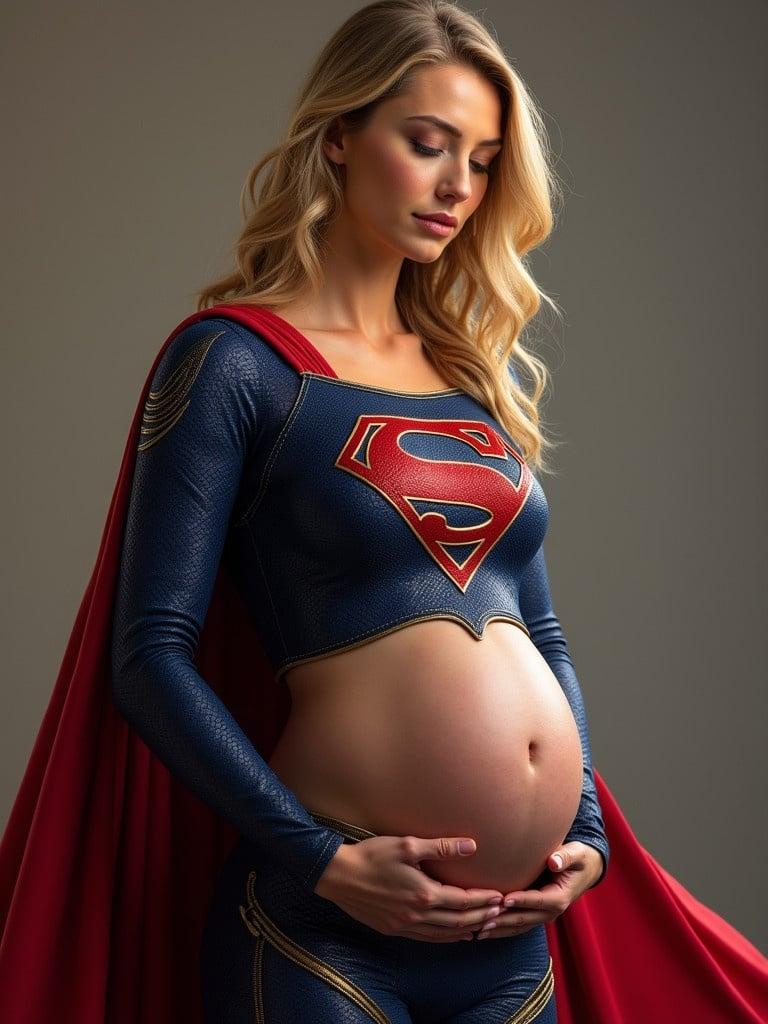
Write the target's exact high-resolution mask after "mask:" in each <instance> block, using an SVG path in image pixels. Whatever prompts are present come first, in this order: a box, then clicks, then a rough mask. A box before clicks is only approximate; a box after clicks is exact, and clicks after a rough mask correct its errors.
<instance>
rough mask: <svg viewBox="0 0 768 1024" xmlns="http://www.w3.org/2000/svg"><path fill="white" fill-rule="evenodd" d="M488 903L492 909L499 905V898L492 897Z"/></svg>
mask: <svg viewBox="0 0 768 1024" xmlns="http://www.w3.org/2000/svg"><path fill="white" fill-rule="evenodd" d="M488 903H489V905H490V906H492V907H494V906H498V904H499V903H501V896H493V897H492V898H491V899H489V900H488Z"/></svg>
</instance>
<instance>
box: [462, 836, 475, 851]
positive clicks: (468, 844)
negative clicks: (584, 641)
mask: <svg viewBox="0 0 768 1024" xmlns="http://www.w3.org/2000/svg"><path fill="white" fill-rule="evenodd" d="M474 852H475V844H474V841H473V840H472V839H461V840H459V853H474Z"/></svg>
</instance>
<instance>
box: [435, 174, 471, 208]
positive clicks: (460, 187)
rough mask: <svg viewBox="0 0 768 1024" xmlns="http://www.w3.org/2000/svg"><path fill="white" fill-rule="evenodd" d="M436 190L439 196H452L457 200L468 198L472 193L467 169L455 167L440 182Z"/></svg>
mask: <svg viewBox="0 0 768 1024" xmlns="http://www.w3.org/2000/svg"><path fill="white" fill-rule="evenodd" d="M436 192H437V194H438V195H439V196H441V197H452V198H453V199H455V200H456V201H457V202H462V201H463V200H465V199H469V197H470V196H471V195H472V181H471V178H470V175H469V171H468V170H466V169H465V170H463V171H462V170H461V169H457V170H456V171H455V172H454V173H453V174H451V175H449V176H448V177H447V178H446V179H445V180H444V181H442V182H441V183H440V185H439V186H438V188H437V189H436Z"/></svg>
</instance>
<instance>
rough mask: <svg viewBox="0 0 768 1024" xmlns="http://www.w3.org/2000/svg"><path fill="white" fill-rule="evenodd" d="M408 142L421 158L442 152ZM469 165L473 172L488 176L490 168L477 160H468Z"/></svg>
mask: <svg viewBox="0 0 768 1024" xmlns="http://www.w3.org/2000/svg"><path fill="white" fill-rule="evenodd" d="M410 141H411V145H412V146H413V148H414V149H415V150H416V152H417V153H421V154H422V155H423V156H439V155H440V154H441V153H442V152H443V150H442V149H433V148H432V147H431V146H425V145H424V144H423V143H421V142H419V141H418V139H411V140H410ZM469 163H470V166H471V167H472V170H473V171H476V172H477V173H478V174H487V175H489V176H490V173H491V167H490V165H489V164H481V163H479V161H477V160H470V161H469Z"/></svg>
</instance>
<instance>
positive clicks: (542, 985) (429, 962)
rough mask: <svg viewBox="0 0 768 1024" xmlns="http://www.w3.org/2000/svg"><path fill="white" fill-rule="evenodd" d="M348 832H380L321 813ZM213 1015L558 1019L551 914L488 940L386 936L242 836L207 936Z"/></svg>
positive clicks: (328, 1021)
mask: <svg viewBox="0 0 768 1024" xmlns="http://www.w3.org/2000/svg"><path fill="white" fill-rule="evenodd" d="M312 816H313V818H314V819H315V820H316V821H317V822H318V823H319V824H322V825H326V826H328V827H329V828H332V829H335V830H336V831H337V832H340V833H341V834H342V835H343V836H344V842H345V843H346V842H359V841H360V840H361V839H367V838H368V837H370V836H372V835H374V834H375V833H373V832H369V831H367V830H366V829H363V828H359V827H358V826H356V825H350V824H349V823H348V822H344V821H340V820H339V819H338V818H330V817H328V816H327V815H321V814H313V815H312ZM200 965H201V980H202V995H203V1006H204V1009H205V1022H206V1024H369V1022H371V1021H374V1022H375V1024H529V1022H530V1021H536V1024H557V1013H556V1008H555V996H554V980H553V975H552V958H551V957H550V955H549V947H548V946H547V935H546V928H545V925H544V924H539V925H536V926H535V927H533V928H530V929H529V930H528V931H527V932H523V933H522V934H520V935H512V936H504V937H501V938H488V939H485V940H484V941H483V942H464V941H461V940H459V939H457V940H456V941H455V942H446V943H442V942H429V941H421V940H419V939H411V938H407V937H405V936H392V935H383V934H382V933H381V932H378V931H376V930H375V929H373V928H369V927H368V926H367V925H365V924H363V923H362V922H361V921H358V920H357V919H356V918H353V917H351V916H350V915H349V914H347V913H346V912H345V911H344V910H342V909H341V908H340V907H338V906H337V905H336V904H335V903H333V902H332V901H331V900H328V899H325V898H323V897H322V896H318V895H317V894H316V893H312V892H310V891H309V890H308V889H306V887H303V886H302V885H301V884H300V883H298V882H297V881H296V880H295V879H294V878H293V876H292V875H291V874H290V873H289V872H287V871H285V870H284V869H282V868H281V867H280V866H279V865H277V864H275V863H274V862H272V861H271V860H270V861H264V860H263V859H262V861H259V859H258V857H257V854H256V852H255V850H254V848H253V846H252V845H251V844H250V843H249V842H248V841H247V840H246V839H245V838H244V837H241V838H240V839H239V840H238V841H237V842H236V843H235V845H234V847H233V849H232V852H231V853H230V855H229V856H228V858H227V860H226V862H225V863H224V865H223V867H222V869H221V871H220V873H219V877H218V879H217V882H216V889H215V892H214V896H213V900H212V902H211V906H210V909H209V911H208V916H207V918H206V923H205V929H204V932H203V940H202V946H201V958H200Z"/></svg>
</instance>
